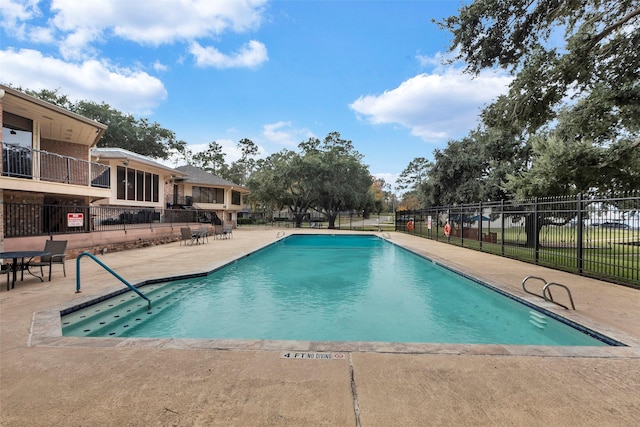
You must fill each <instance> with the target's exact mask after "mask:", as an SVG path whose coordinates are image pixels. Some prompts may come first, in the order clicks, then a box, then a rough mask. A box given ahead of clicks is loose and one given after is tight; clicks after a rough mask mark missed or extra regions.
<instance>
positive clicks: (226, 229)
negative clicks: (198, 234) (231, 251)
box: [222, 224, 233, 239]
mask: <svg viewBox="0 0 640 427" xmlns="http://www.w3.org/2000/svg"><path fill="white" fill-rule="evenodd" d="M222 235H223V237H224V238H225V239H230V238H231V237H233V226H232V225H231V224H225V225H224V226H223V227H222Z"/></svg>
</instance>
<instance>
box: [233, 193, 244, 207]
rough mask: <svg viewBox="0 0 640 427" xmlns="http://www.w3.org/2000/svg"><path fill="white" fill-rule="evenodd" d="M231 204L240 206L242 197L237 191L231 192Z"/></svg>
mask: <svg viewBox="0 0 640 427" xmlns="http://www.w3.org/2000/svg"><path fill="white" fill-rule="evenodd" d="M231 204H232V205H238V206H240V205H241V204H242V197H241V196H240V192H239V191H232V192H231Z"/></svg>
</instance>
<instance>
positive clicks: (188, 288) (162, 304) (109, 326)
mask: <svg viewBox="0 0 640 427" xmlns="http://www.w3.org/2000/svg"><path fill="white" fill-rule="evenodd" d="M149 286H154V288H153V289H151V288H150V287H145V288H143V289H145V293H146V295H147V296H148V297H149V298H150V299H151V301H152V305H151V309H148V308H147V304H146V302H145V301H143V300H141V299H140V298H139V297H138V296H137V295H136V294H134V293H133V292H127V293H124V294H122V295H121V296H119V297H117V298H116V299H117V300H118V301H117V302H114V301H113V299H110V300H107V301H103V302H101V303H98V304H95V305H92V306H89V307H86V308H84V309H82V310H78V311H77V312H74V313H70V314H69V315H66V316H64V317H63V318H62V330H63V335H66V336H118V335H120V333H118V332H115V333H112V332H114V331H119V332H121V333H124V332H126V329H128V328H130V327H134V326H135V325H136V323H139V322H143V321H145V320H147V319H148V318H150V317H151V315H153V314H154V313H156V312H158V311H159V310H162V309H163V308H166V307H167V306H169V305H171V304H172V303H173V302H176V301H177V300H179V299H182V298H184V297H186V296H187V295H189V294H190V293H192V292H193V291H195V290H196V289H197V288H199V287H201V286H202V284H193V283H192V284H189V283H178V284H168V285H166V284H164V285H163V284H160V285H149ZM118 325H122V326H121V327H119V326H118ZM124 325H127V326H124Z"/></svg>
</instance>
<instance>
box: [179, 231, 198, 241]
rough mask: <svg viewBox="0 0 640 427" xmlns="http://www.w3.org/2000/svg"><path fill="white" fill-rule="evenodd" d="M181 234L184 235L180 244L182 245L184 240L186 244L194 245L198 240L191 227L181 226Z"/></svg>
mask: <svg viewBox="0 0 640 427" xmlns="http://www.w3.org/2000/svg"><path fill="white" fill-rule="evenodd" d="M180 236H181V237H182V239H180V245H182V242H184V244H185V245H192V244H193V242H194V241H195V240H196V235H195V234H194V233H193V232H192V231H191V229H190V228H189V227H182V228H180Z"/></svg>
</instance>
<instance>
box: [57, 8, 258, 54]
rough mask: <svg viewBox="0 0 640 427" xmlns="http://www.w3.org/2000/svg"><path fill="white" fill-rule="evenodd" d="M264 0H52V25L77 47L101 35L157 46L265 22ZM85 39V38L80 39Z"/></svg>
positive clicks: (95, 39)
mask: <svg viewBox="0 0 640 427" xmlns="http://www.w3.org/2000/svg"><path fill="white" fill-rule="evenodd" d="M265 3H266V0H244V1H237V0H216V1H210V0H190V1H185V0H167V1H162V2H158V1H130V2H123V1H121V0H100V1H83V2H78V1H76V0H53V1H52V4H51V9H52V11H53V12H54V13H55V16H54V18H53V19H52V23H53V25H54V26H55V27H56V29H58V30H59V31H61V32H63V33H65V34H66V35H67V37H66V40H67V42H68V43H71V46H66V47H65V48H64V49H63V50H65V51H69V52H75V51H78V50H79V49H80V48H81V47H83V46H88V45H89V44H90V43H92V42H93V41H97V40H99V39H100V38H102V37H106V36H112V35H115V36H116V37H119V38H121V39H124V40H129V41H133V42H135V43H139V44H144V45H154V46H158V45H161V44H168V43H173V42H176V41H190V40H194V39H197V38H202V37H207V38H208V37H215V36H218V35H220V34H222V33H224V32H227V31H232V32H237V33H241V32H245V31H249V30H252V29H255V28H257V27H258V26H259V25H260V24H261V22H262V13H263V12H264V5H265ZM80 41H82V42H83V43H84V44H81V43H80Z"/></svg>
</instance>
